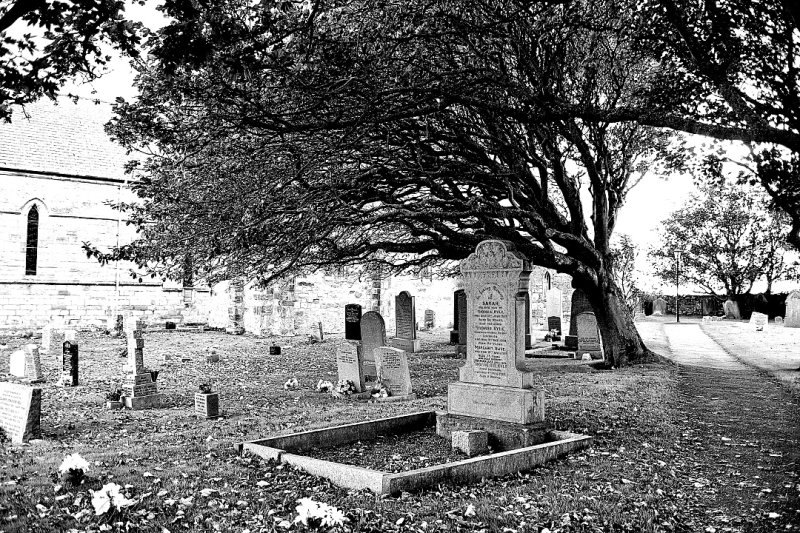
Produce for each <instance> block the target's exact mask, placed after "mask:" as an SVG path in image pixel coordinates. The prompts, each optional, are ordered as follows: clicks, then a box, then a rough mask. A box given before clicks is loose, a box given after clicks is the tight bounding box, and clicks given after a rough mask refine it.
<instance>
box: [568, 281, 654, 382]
mask: <svg viewBox="0 0 800 533" xmlns="http://www.w3.org/2000/svg"><path fill="white" fill-rule="evenodd" d="M598 278H599V283H598V284H597V286H595V287H588V288H583V287H581V288H582V289H583V290H584V291H585V292H586V296H587V297H588V298H589V302H590V303H591V304H592V308H593V309H594V314H595V317H596V318H597V327H598V328H599V329H600V336H601V337H602V343H603V353H604V355H605V360H606V362H607V364H608V365H609V366H615V367H621V366H627V365H629V364H634V363H640V362H643V361H645V360H647V359H648V356H649V355H650V351H649V350H648V349H647V347H646V346H645V345H644V342H643V341H642V337H641V336H640V335H639V331H638V330H637V329H636V326H635V325H634V323H633V316H632V315H631V313H630V312H628V309H627V307H626V306H625V300H624V299H623V297H622V293H621V292H620V290H619V288H618V287H617V286H616V284H615V283H614V281H613V279H612V277H611V272H606V273H603V274H601V275H600V276H598Z"/></svg>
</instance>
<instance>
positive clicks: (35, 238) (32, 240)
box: [25, 205, 39, 276]
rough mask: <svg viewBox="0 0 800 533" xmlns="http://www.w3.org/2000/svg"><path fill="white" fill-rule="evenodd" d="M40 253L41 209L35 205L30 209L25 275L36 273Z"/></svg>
mask: <svg viewBox="0 0 800 533" xmlns="http://www.w3.org/2000/svg"><path fill="white" fill-rule="evenodd" d="M38 253H39V209H38V208H37V207H36V206H35V205H34V206H33V207H31V209H30V211H28V231H27V239H26V241H25V275H26V276H35V275H36V260H37V256H38Z"/></svg>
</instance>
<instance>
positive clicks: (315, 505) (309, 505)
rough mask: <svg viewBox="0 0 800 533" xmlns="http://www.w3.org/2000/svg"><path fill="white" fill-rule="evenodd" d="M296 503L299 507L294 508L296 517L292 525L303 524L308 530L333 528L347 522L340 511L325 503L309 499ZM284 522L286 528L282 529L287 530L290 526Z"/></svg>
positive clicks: (302, 499) (301, 499)
mask: <svg viewBox="0 0 800 533" xmlns="http://www.w3.org/2000/svg"><path fill="white" fill-rule="evenodd" d="M297 503H299V504H300V505H298V506H297V507H296V508H295V509H296V511H297V516H296V517H295V518H294V523H295V524H303V525H304V526H306V527H307V528H309V529H310V530H314V529H320V528H323V527H325V528H333V527H336V526H341V525H343V524H344V523H345V522H349V520H348V518H347V517H346V516H345V515H344V513H343V512H342V511H340V510H339V509H337V508H336V507H334V506H332V505H328V504H327V503H324V502H317V501H314V500H312V499H311V498H300V499H299V500H297ZM286 522H287V526H284V527H287V529H288V527H291V524H290V523H288V520H287V521H286Z"/></svg>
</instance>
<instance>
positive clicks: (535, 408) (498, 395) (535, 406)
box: [447, 382, 544, 424]
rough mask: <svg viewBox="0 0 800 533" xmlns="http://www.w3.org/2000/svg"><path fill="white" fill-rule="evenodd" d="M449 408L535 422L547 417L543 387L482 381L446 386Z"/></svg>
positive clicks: (484, 416)
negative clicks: (526, 387)
mask: <svg viewBox="0 0 800 533" xmlns="http://www.w3.org/2000/svg"><path fill="white" fill-rule="evenodd" d="M447 412H448V413H452V414H454V415H463V416H474V417H478V418H488V419H490V420H503V421H505V422H514V423H517V424H532V423H534V422H540V421H542V420H544V391H541V390H539V391H536V390H533V389H521V388H514V387H507V386H503V387H499V386H496V385H484V384H480V383H462V382H456V383H450V385H448V387H447Z"/></svg>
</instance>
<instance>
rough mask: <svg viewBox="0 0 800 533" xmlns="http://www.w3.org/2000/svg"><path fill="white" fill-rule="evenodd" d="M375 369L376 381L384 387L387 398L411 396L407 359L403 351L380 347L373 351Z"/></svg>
mask: <svg viewBox="0 0 800 533" xmlns="http://www.w3.org/2000/svg"><path fill="white" fill-rule="evenodd" d="M375 367H376V368H377V372H378V379H379V380H380V381H381V383H383V384H384V385H385V386H386V389H387V390H388V391H389V396H394V397H404V396H405V397H408V396H410V395H411V374H409V372H408V357H406V352H405V351H403V350H400V349H398V348H391V347H389V346H381V347H380V348H378V349H376V350H375Z"/></svg>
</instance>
